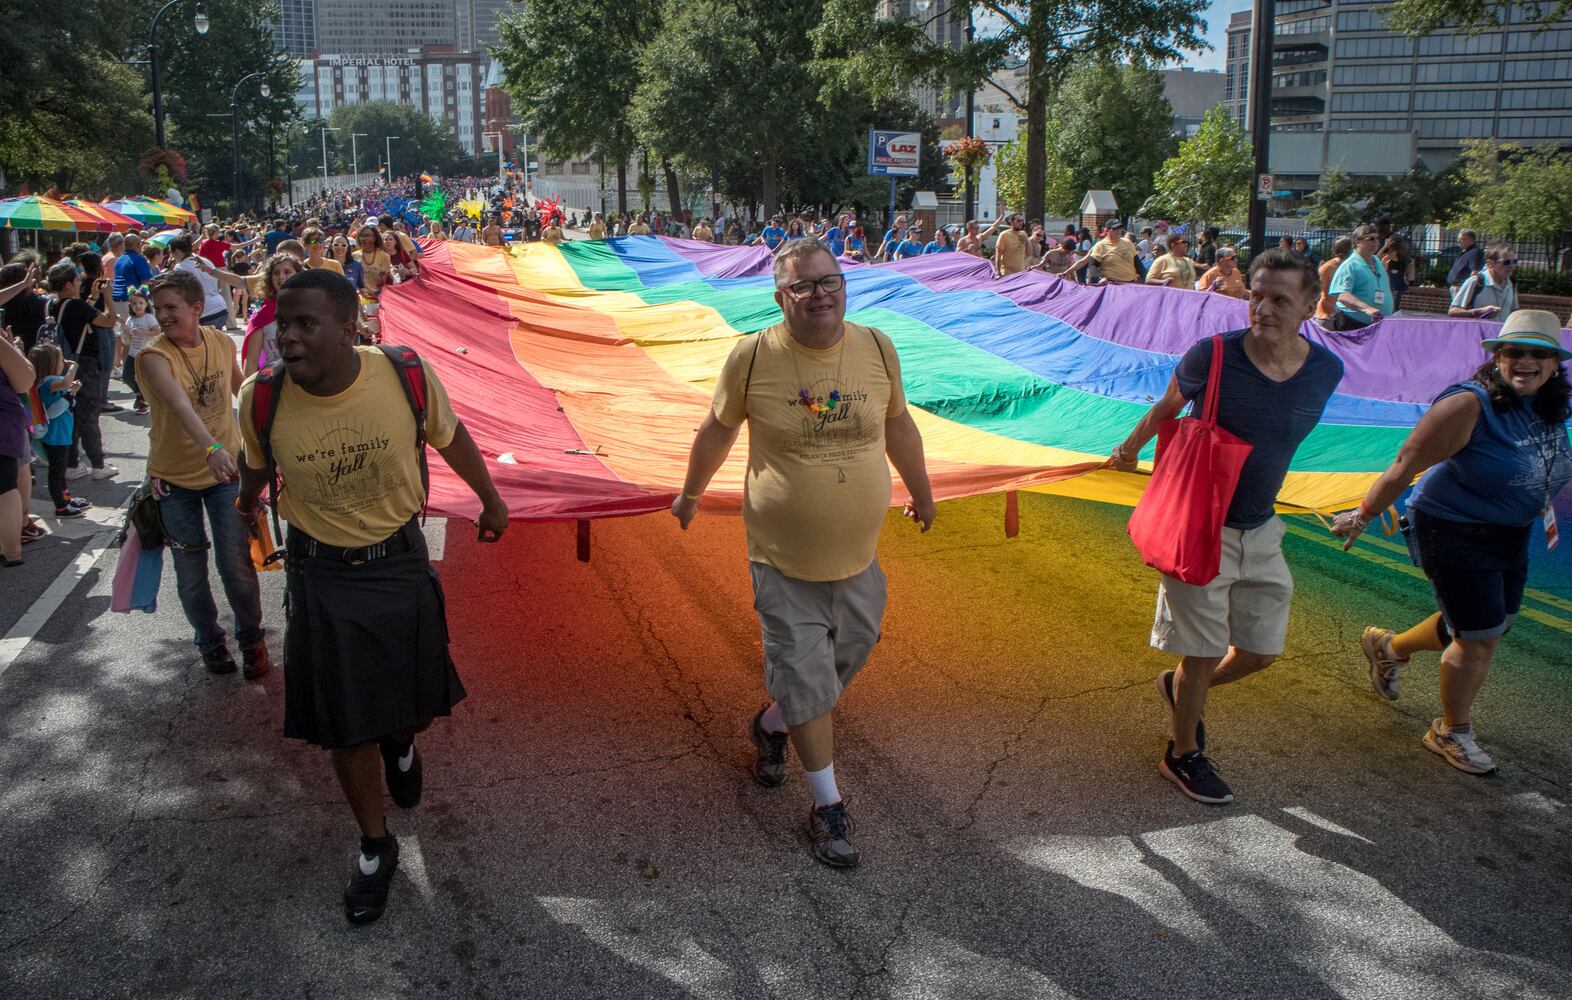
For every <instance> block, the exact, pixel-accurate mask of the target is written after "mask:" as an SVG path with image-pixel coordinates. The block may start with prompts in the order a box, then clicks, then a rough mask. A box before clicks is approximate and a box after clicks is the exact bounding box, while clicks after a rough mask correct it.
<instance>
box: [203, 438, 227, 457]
mask: <svg viewBox="0 0 1572 1000" xmlns="http://www.w3.org/2000/svg"><path fill="white" fill-rule="evenodd" d="M223 450H224V442H222V441H214V442H213V443H212V444H210V445H208V446H207V454H205V455H203V456H202V457H203V458H204V459H207V458H211V457H213V456H214V455H216V454H218V453H219V452H221V451H223Z"/></svg>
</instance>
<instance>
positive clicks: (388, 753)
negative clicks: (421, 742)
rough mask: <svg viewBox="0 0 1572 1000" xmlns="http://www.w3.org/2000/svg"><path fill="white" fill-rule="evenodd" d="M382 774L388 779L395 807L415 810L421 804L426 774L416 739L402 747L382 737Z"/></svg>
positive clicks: (389, 791) (389, 790)
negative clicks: (422, 787)
mask: <svg viewBox="0 0 1572 1000" xmlns="http://www.w3.org/2000/svg"><path fill="white" fill-rule="evenodd" d="M382 772H383V774H384V775H385V776H386V777H387V782H388V794H389V795H391V796H393V804H394V805H396V806H398V807H399V808H400V809H413V808H414V807H415V806H417V805H419V804H420V790H421V785H422V779H423V778H424V774H423V768H422V767H421V764H420V752H419V751H418V750H416V749H415V741H414V739H411V740H410V741H409V742H408V743H405V744H403V745H402V746H401V745H399V744H398V743H396V742H394V741H393V740H392V739H391V738H389V737H386V736H384V737H382Z"/></svg>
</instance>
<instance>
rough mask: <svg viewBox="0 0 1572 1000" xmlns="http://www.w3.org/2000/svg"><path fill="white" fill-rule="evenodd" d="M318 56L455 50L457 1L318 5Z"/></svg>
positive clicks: (363, 0) (325, 1)
mask: <svg viewBox="0 0 1572 1000" xmlns="http://www.w3.org/2000/svg"><path fill="white" fill-rule="evenodd" d="M314 5H315V7H316V18H315V21H316V45H314V46H313V47H312V51H315V52H331V53H355V54H357V55H368V56H372V55H389V54H393V53H403V52H404V51H406V50H407V49H409V48H411V47H416V48H418V47H421V46H441V45H456V44H457V39H458V35H457V30H456V25H455V17H454V0H397V2H396V3H389V2H387V0H315V4H314Z"/></svg>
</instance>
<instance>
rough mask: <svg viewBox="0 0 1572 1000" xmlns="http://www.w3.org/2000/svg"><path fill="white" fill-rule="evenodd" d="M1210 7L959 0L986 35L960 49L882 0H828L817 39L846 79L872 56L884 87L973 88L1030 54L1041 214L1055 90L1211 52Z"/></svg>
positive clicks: (1144, 0)
mask: <svg viewBox="0 0 1572 1000" xmlns="http://www.w3.org/2000/svg"><path fill="white" fill-rule="evenodd" d="M1207 6H1208V2H1207V0H957V2H956V3H955V4H954V5H953V6H952V7H951V8H950V16H951V17H954V18H956V19H957V20H958V21H959V22H960V23H964V22H965V19H966V15H967V13H968V12H972V13H973V14H974V16H975V20H976V22H977V23H978V25H979V26H981V27H982V28H983V36H984V37H982V38H980V39H978V40H977V41H975V42H973V43H971V44H969V45H964V46H961V47H960V48H959V49H952V48H950V47H949V46H947V45H943V44H941V43H939V42H936V41H934V40H933V39H931V38H929V37H928V33H927V31H926V29H925V26H924V23H923V21H921V20H916V19H912V20H890V19H878V18H876V17H875V16H874V14H875V12H876V10H877V8H878V2H877V0H828V3H827V5H826V14H825V17H824V18H823V19H821V21H820V23H819V26H818V28H817V29H816V30H815V38H816V41H817V43H818V45H819V49H820V54H821V55H824V56H828V57H836V58H839V59H840V60H841V66H840V67H839V72H840V73H841V74H842V75H843V76H844V75H849V74H852V73H854V72H856V71H857V70H858V69H859V68H860V67H861V66H863V65H865V64H867V63H868V62H870V61H871V63H872V64H873V65H874V67H875V71H874V72H872V73H870V74H867V75H866V76H865V82H866V84H867V85H868V86H869V87H871V88H873V89H874V90H875V91H876V92H889V91H893V90H902V89H904V88H905V87H907V86H908V85H909V84H910V83H912V82H913V81H917V80H923V81H927V82H929V83H932V84H934V85H936V86H938V87H939V88H940V89H941V90H950V91H959V92H965V91H967V90H970V89H974V88H975V87H976V86H978V85H979V83H980V82H981V81H982V80H983V79H984V78H986V77H987V76H988V75H989V74H990V73H992V72H994V71H996V70H997V69H999V68H1000V67H1001V66H1003V64H1004V63H1005V62H1006V61H1007V60H1009V59H1011V58H1017V57H1018V58H1022V59H1024V60H1025V64H1026V79H1027V83H1026V86H1027V92H1026V94H1025V95H1012V101H1013V102H1014V103H1015V104H1016V105H1017V107H1019V108H1020V110H1021V111H1023V112H1024V113H1025V116H1026V127H1025V136H1026V185H1025V198H1026V202H1025V212H1026V215H1027V216H1029V217H1031V218H1038V217H1040V216H1041V215H1042V214H1043V207H1044V206H1043V202H1042V200H1041V199H1042V197H1043V195H1044V193H1045V192H1046V190H1047V170H1048V154H1047V134H1048V105H1049V95H1050V93H1051V92H1052V91H1053V90H1054V89H1055V87H1057V86H1058V85H1059V84H1060V83H1061V82H1062V81H1064V80H1065V79H1066V78H1067V77H1068V76H1069V75H1070V71H1071V70H1072V69H1073V68H1075V67H1076V66H1080V65H1085V64H1087V63H1090V62H1112V63H1124V62H1128V63H1133V64H1137V65H1146V66H1157V65H1162V64H1165V63H1170V62H1179V61H1182V58H1183V56H1184V54H1185V53H1187V52H1199V51H1201V50H1203V49H1205V48H1207V47H1208V46H1207V43H1206V40H1205V39H1204V38H1203V37H1202V35H1201V32H1202V31H1204V30H1205V27H1206V22H1205V20H1204V19H1203V17H1202V15H1203V14H1204V12H1205V11H1206V9H1207ZM853 54H855V57H854V55H853ZM1165 131H1166V130H1165Z"/></svg>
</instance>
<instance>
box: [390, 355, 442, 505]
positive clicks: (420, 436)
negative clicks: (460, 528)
mask: <svg viewBox="0 0 1572 1000" xmlns="http://www.w3.org/2000/svg"><path fill="white" fill-rule="evenodd" d="M378 350H380V351H381V352H382V353H383V354H384V355H386V356H387V359H388V360H389V361H390V362H392V364H393V370H394V371H396V372H398V376H399V379H398V380H399V384H400V385H402V386H403V387H404V397H405V399H407V400H409V408H410V411H411V412H412V413H413V414H414V415H415V451H416V452H417V453H418V454H419V456H420V491H421V499H420V523H421V524H425V523H426V502H427V501H428V500H429V499H430V497H431V472H430V469H429V468H428V467H427V464H426V367H425V365H423V364H421V363H420V355H418V354H416V353H415V351H414V349H413V348H409V347H399V346H397V345H393V344H381V345H379V346H378Z"/></svg>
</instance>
